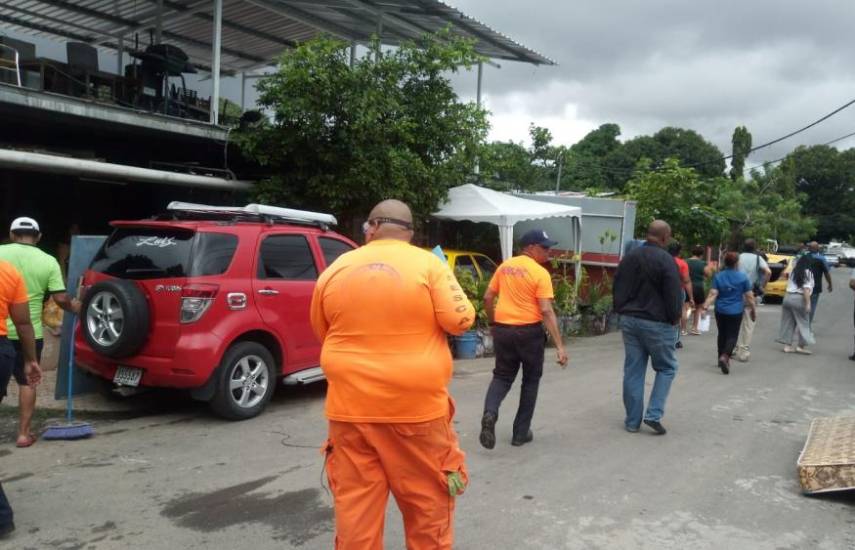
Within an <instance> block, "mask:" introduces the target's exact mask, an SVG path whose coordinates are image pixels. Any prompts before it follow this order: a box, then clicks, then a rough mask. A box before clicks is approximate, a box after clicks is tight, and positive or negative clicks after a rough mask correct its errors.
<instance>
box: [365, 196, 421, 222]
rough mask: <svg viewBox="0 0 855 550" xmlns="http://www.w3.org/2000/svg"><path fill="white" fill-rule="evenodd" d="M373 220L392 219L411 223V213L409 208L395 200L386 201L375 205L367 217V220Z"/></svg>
mask: <svg viewBox="0 0 855 550" xmlns="http://www.w3.org/2000/svg"><path fill="white" fill-rule="evenodd" d="M374 218H392V219H395V220H400V221H403V222H407V223H413V213H412V211H410V207H409V206H407V205H406V203H403V202H401V201H399V200H396V199H387V200H385V201H381V202H379V203H377V206H375V207H374V208H373V209H371V213H370V214H369V215H368V219H369V220H373V219H374Z"/></svg>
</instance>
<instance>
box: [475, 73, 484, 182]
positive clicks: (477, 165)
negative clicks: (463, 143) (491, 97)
mask: <svg viewBox="0 0 855 550" xmlns="http://www.w3.org/2000/svg"><path fill="white" fill-rule="evenodd" d="M483 76H484V63H483V62H481V61H479V62H478V88H477V91H476V92H475V98H476V101H477V103H478V108H479V109H480V108H481V79H482V78H483ZM480 173H481V159H480V158H478V157H475V175H476V176H477V175H478V174H480Z"/></svg>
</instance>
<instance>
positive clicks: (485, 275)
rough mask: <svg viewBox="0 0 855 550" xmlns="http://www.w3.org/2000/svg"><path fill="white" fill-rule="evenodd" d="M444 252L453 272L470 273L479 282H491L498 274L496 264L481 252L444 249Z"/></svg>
mask: <svg viewBox="0 0 855 550" xmlns="http://www.w3.org/2000/svg"><path fill="white" fill-rule="evenodd" d="M442 252H443V254H445V259H446V261H447V262H448V267H450V268H451V270H452V271H455V270H457V269H463V270H466V271H469V272H470V273H472V275H473V276H474V277H475V279H477V280H479V281H489V280H490V279H491V278H492V277H493V273H495V272H496V262H494V261H493V260H491V259H490V257H489V256H486V255H484V254H481V253H480V252H472V251H470V250H453V249H449V250H446V249H442Z"/></svg>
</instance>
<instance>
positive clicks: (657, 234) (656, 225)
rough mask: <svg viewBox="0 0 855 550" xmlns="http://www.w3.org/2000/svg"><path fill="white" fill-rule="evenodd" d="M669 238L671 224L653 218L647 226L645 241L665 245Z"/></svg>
mask: <svg viewBox="0 0 855 550" xmlns="http://www.w3.org/2000/svg"><path fill="white" fill-rule="evenodd" d="M670 240H671V226H670V225H668V222H666V221H664V220H654V221H653V222H652V223H651V224H650V225H648V226H647V242H650V243H654V244H657V245H659V246H666V245H667V244H668V241H670Z"/></svg>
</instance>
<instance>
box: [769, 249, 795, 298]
mask: <svg viewBox="0 0 855 550" xmlns="http://www.w3.org/2000/svg"><path fill="white" fill-rule="evenodd" d="M767 256H768V260H767V263H768V264H769V269H771V270H772V277H771V278H770V279H769V282H768V283H766V292H765V294H764V296H763V297H764V299H768V300H770V301H772V300H774V301H777V300H783V299H784V296H785V295H786V294H787V280H788V279H789V278H790V272H791V271H792V270H793V267H794V266H795V264H796V257H795V256H789V255H786V254H767Z"/></svg>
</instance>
